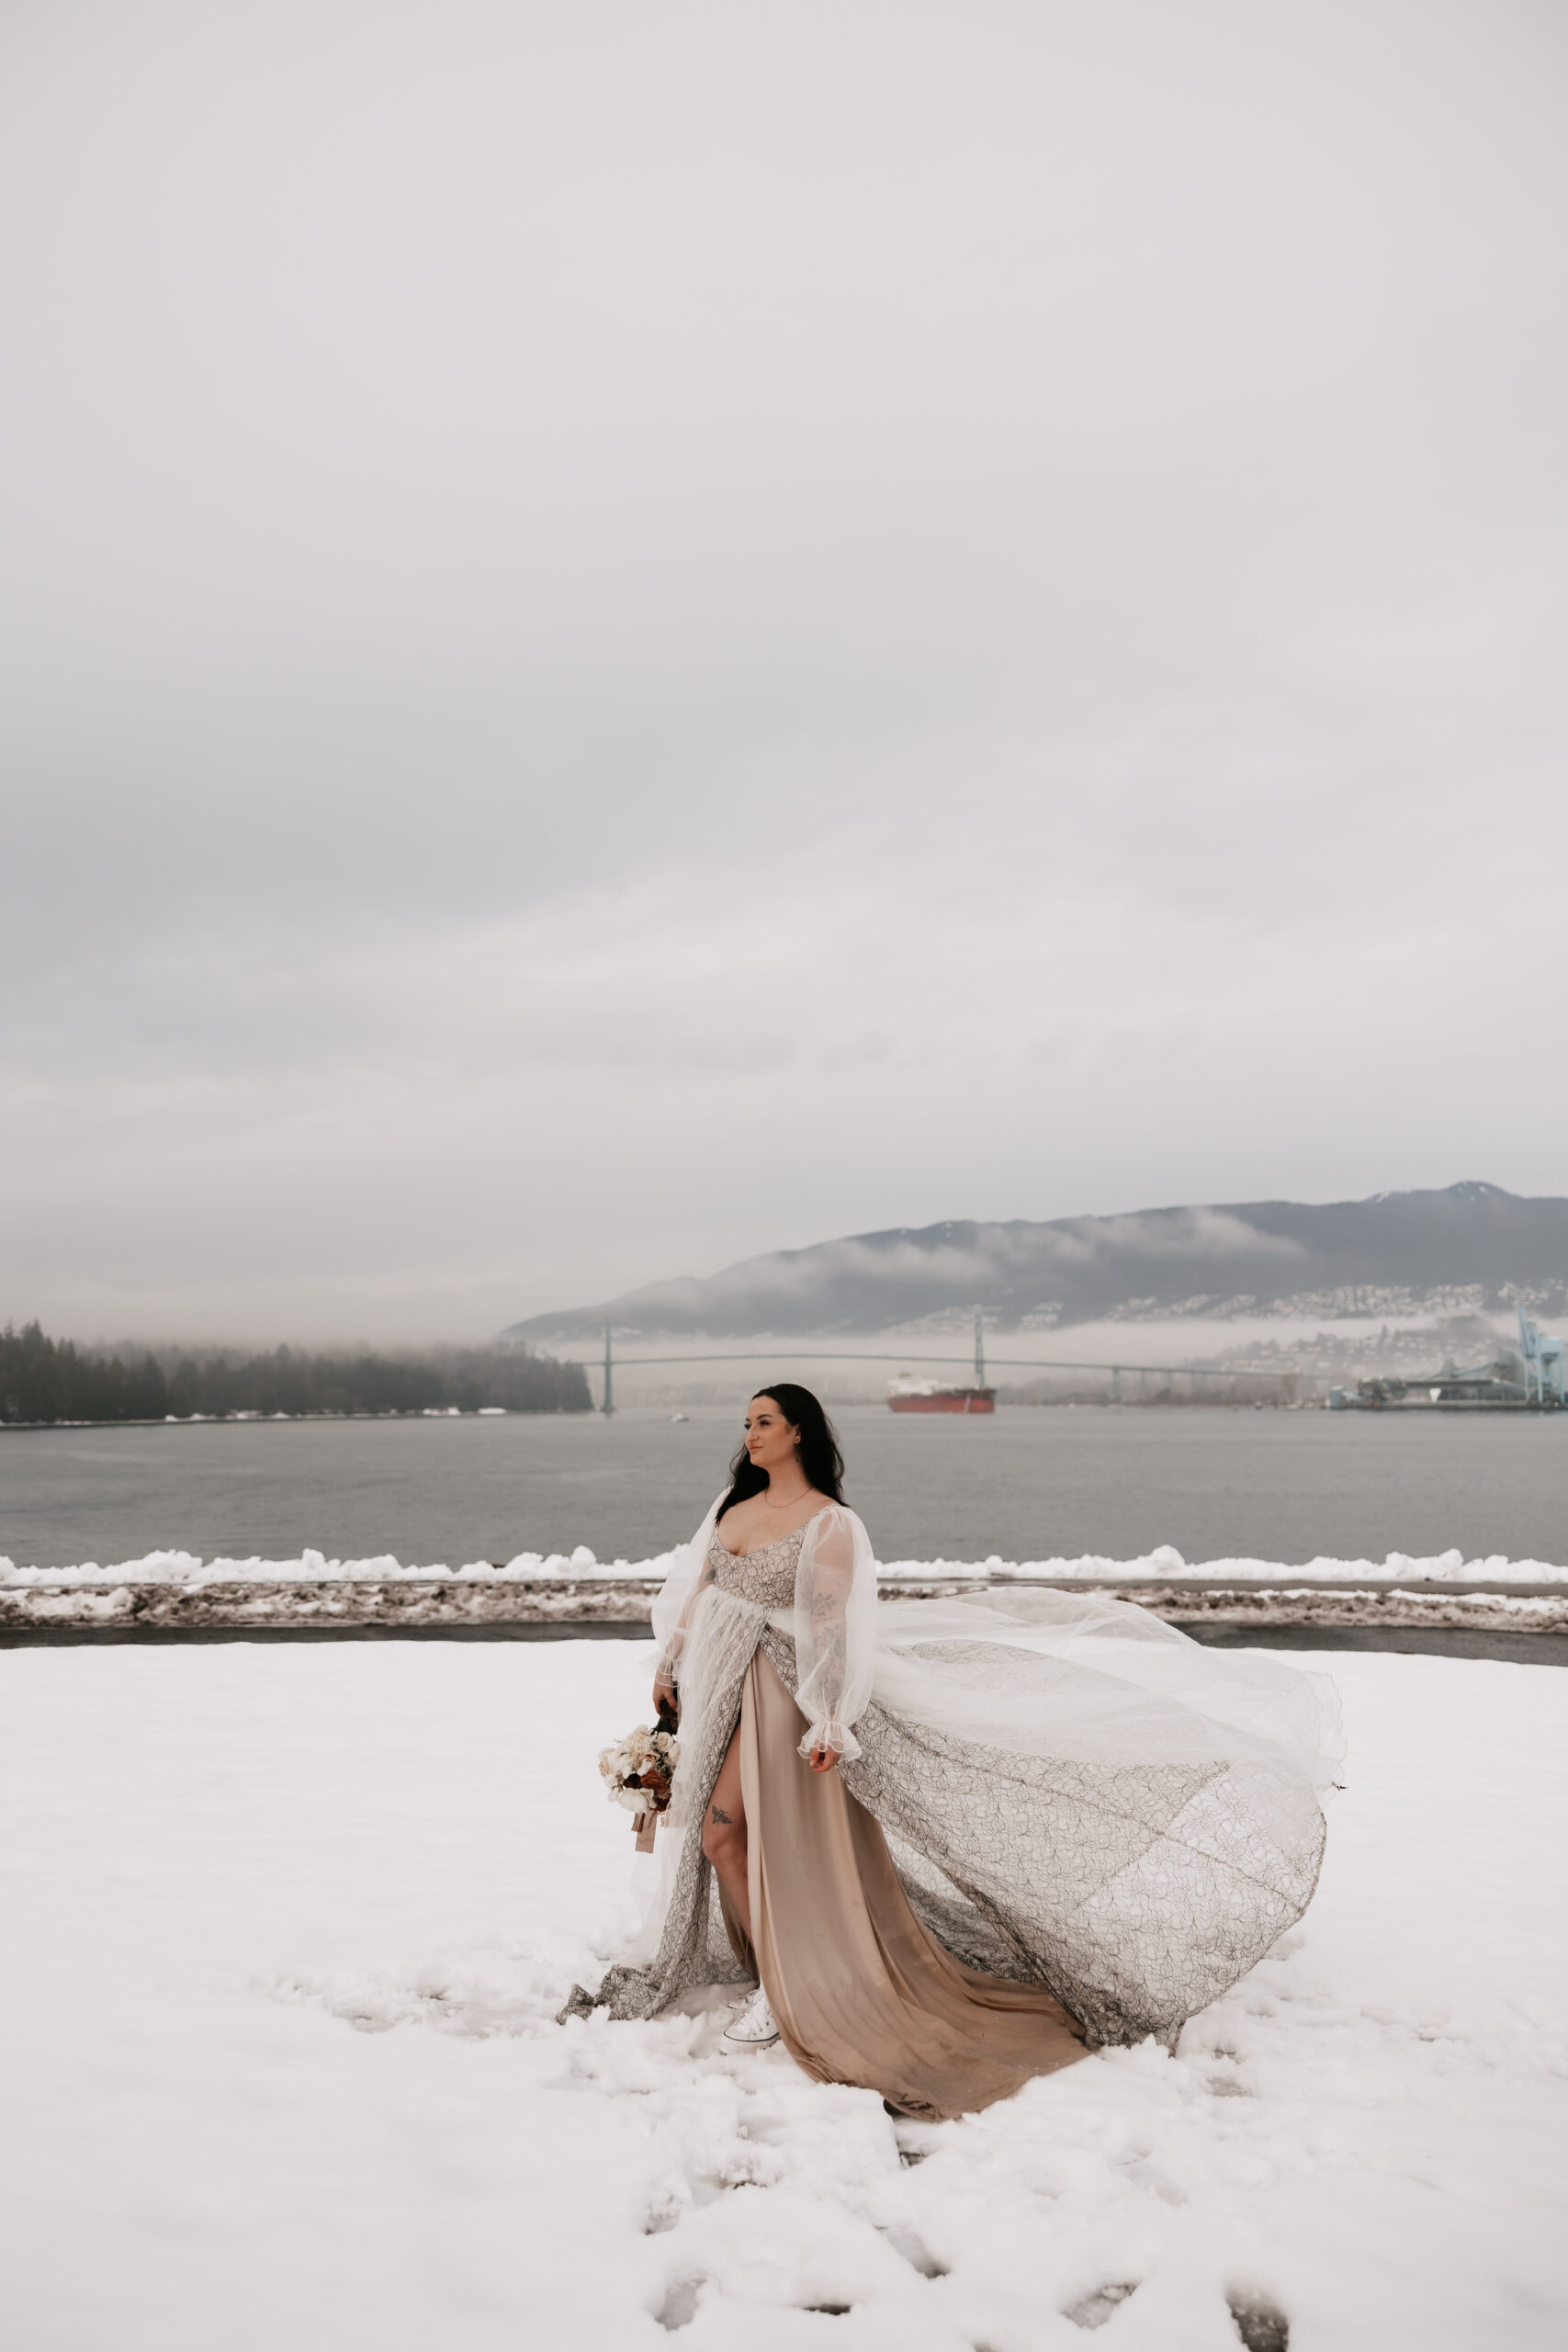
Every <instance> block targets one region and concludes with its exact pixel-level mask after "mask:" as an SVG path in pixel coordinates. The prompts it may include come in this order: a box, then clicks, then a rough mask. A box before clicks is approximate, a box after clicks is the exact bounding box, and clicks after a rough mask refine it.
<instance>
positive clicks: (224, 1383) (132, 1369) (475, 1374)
mask: <svg viewBox="0 0 1568 2352" xmlns="http://www.w3.org/2000/svg"><path fill="white" fill-rule="evenodd" d="M454 1408H456V1409H457V1411H458V1412H463V1413H477V1412H481V1411H483V1410H485V1409H486V1408H489V1409H490V1410H491V1411H494V1410H497V1409H500V1410H502V1411H504V1412H509V1413H585V1412H588V1411H590V1410H591V1409H592V1397H591V1396H590V1395H589V1391H588V1380H587V1376H586V1374H584V1372H583V1370H582V1367H581V1364H575V1363H557V1361H556V1359H555V1358H554V1357H553V1356H543V1355H536V1354H534V1353H532V1352H531V1351H529V1350H527V1349H525V1348H451V1349H445V1348H444V1349H433V1350H432V1351H430V1352H429V1353H428V1354H426V1355H423V1356H416V1355H412V1354H410V1355H406V1356H405V1355H376V1354H373V1353H371V1352H370V1351H368V1350H366V1351H359V1352H356V1353H345V1354H341V1355H334V1354H321V1355H317V1354H311V1353H310V1352H308V1351H305V1350H303V1349H297V1348H274V1349H273V1350H272V1351H270V1352H269V1353H263V1354H256V1355H246V1354H243V1353H242V1352H241V1351H237V1350H234V1349H224V1348H214V1349H203V1350H202V1351H199V1352H197V1351H192V1350H188V1349H186V1350H177V1351H176V1350H174V1349H167V1350H162V1351H157V1350H153V1349H146V1350H142V1351H128V1352H127V1353H126V1354H123V1355H122V1354H120V1353H118V1352H111V1351H107V1350H102V1349H95V1348H78V1347H77V1345H76V1344H75V1342H74V1340H51V1339H50V1338H49V1337H48V1336H47V1335H46V1334H45V1333H44V1332H43V1331H42V1330H41V1329H39V1325H38V1324H37V1323H26V1324H24V1325H23V1327H22V1329H20V1330H19V1331H17V1330H16V1329H13V1328H12V1327H11V1326H10V1325H7V1326H6V1329H5V1330H4V1331H0V1422H11V1423H17V1422H26V1423H30V1424H38V1423H49V1422H54V1421H159V1420H168V1419H175V1420H190V1419H197V1418H199V1419H208V1420H230V1419H234V1418H236V1417H237V1416H239V1415H242V1414H243V1415H246V1416H252V1415H254V1416H256V1417H262V1418H265V1417H270V1416H271V1415H274V1414H277V1413H284V1414H288V1415H291V1416H299V1415H313V1414H319V1415H344V1414H360V1413H372V1414H397V1413H428V1412H449V1411H451V1410H453V1409H454Z"/></svg>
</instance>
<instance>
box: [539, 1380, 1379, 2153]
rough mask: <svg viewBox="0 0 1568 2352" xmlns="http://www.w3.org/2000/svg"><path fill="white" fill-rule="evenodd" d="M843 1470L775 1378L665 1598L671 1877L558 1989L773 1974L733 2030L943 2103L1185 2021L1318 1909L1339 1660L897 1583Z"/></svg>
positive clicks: (1119, 1607)
mask: <svg viewBox="0 0 1568 2352" xmlns="http://www.w3.org/2000/svg"><path fill="white" fill-rule="evenodd" d="M842 1475H843V1464H842V1459H841V1457H840V1453H839V1449H838V1444H837V1442H836V1440H835V1438H834V1435H833V1431H832V1429H831V1427H830V1425H829V1421H828V1419H827V1416H826V1415H825V1413H824V1412H823V1410H822V1408H821V1406H820V1405H819V1404H818V1400H817V1398H816V1397H813V1396H812V1395H811V1393H810V1391H809V1390H808V1389H805V1388H801V1387H799V1386H797V1385H795V1383H793V1382H789V1381H785V1382H781V1383H780V1384H778V1385H776V1386H775V1387H773V1388H771V1389H766V1390H762V1391H760V1392H759V1394H758V1395H757V1396H756V1397H753V1398H752V1400H751V1407H750V1412H749V1413H748V1416H747V1420H746V1436H745V1443H744V1445H743V1447H742V1449H741V1452H740V1453H739V1454H738V1455H737V1456H736V1460H735V1463H734V1464H733V1465H732V1477H731V1483H730V1486H729V1487H728V1490H727V1491H726V1492H725V1493H724V1494H723V1495H721V1496H720V1497H719V1498H718V1499H717V1500H716V1502H715V1504H714V1506H713V1508H712V1510H710V1511H709V1512H708V1515H707V1517H706V1518H705V1521H703V1524H702V1526H701V1527H700V1528H699V1529H698V1531H697V1533H696V1535H695V1537H694V1539H693V1541H692V1543H691V1544H688V1545H687V1546H686V1547H685V1549H684V1550H683V1551H682V1552H681V1553H679V1554H678V1555H676V1559H675V1564H674V1566H673V1567H672V1568H671V1573H670V1576H669V1577H668V1579H667V1581H666V1583H665V1587H664V1589H663V1591H662V1593H661V1594H660V1598H659V1600H658V1601H657V1602H656V1603H655V1605H654V1611H653V1623H654V1633H655V1636H656V1638H657V1640H658V1642H659V1644H660V1650H659V1662H658V1666H657V1668H656V1677H655V1699H656V1702H657V1701H658V1700H659V1699H660V1698H663V1699H665V1700H666V1701H668V1702H671V1703H672V1704H678V1708H679V1714H680V1736H681V1760H680V1765H679V1768H678V1770H677V1771H676V1774H675V1781H674V1786H673V1789H672V1792H671V1806H670V1811H669V1813H668V1814H667V1815H665V1817H664V1819H663V1820H662V1821H661V1823H660V1832H659V1838H658V1854H659V1868H658V1881H659V1883H658V1891H657V1894H656V1897H655V1900H654V1901H653V1903H652V1905H651V1907H650V1910H649V1917H648V1919H647V1921H646V1922H645V1927H644V1931H643V1934H642V1936H641V1938H640V1939H638V1942H637V1946H636V1948H635V1949H634V1951H633V1952H632V1953H631V1955H630V1956H629V1957H628V1959H627V1960H626V1961H625V1962H622V1963H620V1964H618V1965H617V1966H615V1967H613V1968H611V1969H610V1971H609V1972H608V1973H607V1974H606V1976H605V1978H604V1983H603V1984H602V1985H600V1987H599V1989H598V1991H597V1992H596V1993H593V1994H589V1993H586V1992H584V1991H583V1990H582V1989H581V1987H577V1988H575V1989H574V1991H573V1995H572V1997H571V2000H570V2002H569V2003H568V2006H567V2009H566V2010H565V2011H563V2012H562V2014H563V2016H565V2015H569V2014H571V2013H573V2012H577V2013H586V2012H588V2011H590V2010H592V2009H593V2008H595V2007H608V2009H609V2010H610V2012H611V2014H612V2015H613V2016H615V2017H622V2018H627V2017H649V2016H652V2015H654V2014H656V2013H657V2012H658V2011H659V2010H660V2009H663V2008H665V2007H668V2006H669V2005H670V2004H671V2002H673V2001H675V2000H677V1999H678V1998H679V1997H680V1996H681V1995H682V1994H683V1993H685V1992H687V1991H689V1990H691V1989H692V1988H693V1987H694V1986H697V1985H705V1984H712V1983H715V1982H723V1981H731V1982H732V1981H735V1980H736V1979H740V1978H750V1979H753V1980H754V1981H755V1982H756V1985H757V1988H758V1989H757V1991H756V1993H755V1995H754V1996H752V1998H751V2000H750V2002H749V2004H747V2006H746V2007H744V2008H743V2009H742V2011H741V2013H740V2015H739V2017H738V2018H736V2019H735V2020H734V2022H733V2023H732V2024H731V2025H730V2026H729V2028H728V2033H727V2036H726V2039H727V2041H728V2042H729V2043H730V2044H731V2045H732V2046H738V2047H742V2048H743V2047H747V2046H750V2047H759V2046H762V2045H765V2044H767V2043H769V2042H772V2041H775V2040H779V2041H783V2042H784V2047H785V2048H786V2049H787V2050H788V2052H789V2053H790V2055H791V2057H792V2058H794V2059H795V2062H796V2064H798V2065H800V2066H801V2067H803V2068H804V2069H805V2071H806V2072H807V2074H809V2075H814V2076H815V2077H816V2078H817V2079H818V2081H821V2082H836V2083H852V2084H858V2085H861V2086H864V2087H866V2088H869V2089H872V2090H876V2091H879V2092H881V2094H882V2096H883V2098H885V2099H886V2102H887V2104H888V2106H889V2107H890V2108H892V2109H895V2110H897V2112H899V2113H903V2114H909V2115H919V2116H928V2117H940V2116H952V2115H959V2114H964V2113H966V2112H968V2111H969V2110H971V2109H976V2108H980V2107H985V2106H987V2105H988V2104H989V2103H990V2102H991V2101H992V2100H993V2099H997V2098H1006V2097H1007V2096H1008V2095H1009V2094H1010V2092H1012V2091H1015V2090H1016V2089H1018V2087H1019V2086H1020V2085H1021V2084H1022V2083H1023V2082H1025V2081H1027V2080H1028V2078H1029V2077H1030V2076H1031V2075H1039V2074H1047V2073H1050V2072H1051V2071H1053V2070H1054V2069H1055V2068H1056V2067H1058V2066H1065V2065H1069V2064H1072V2062H1073V2061H1074V2060H1075V2059H1077V2058H1079V2057H1081V2056H1082V2055H1083V2054H1084V2052H1085V2050H1086V2049H1092V2048H1096V2047H1098V2046H1099V2045H1100V2044H1101V2043H1104V2042H1107V2041H1137V2040H1140V2039H1141V2038H1142V2037H1143V2036H1145V2034H1150V2033H1152V2034H1156V2035H1157V2036H1158V2037H1160V2038H1161V2039H1162V2040H1164V2041H1171V2040H1172V2039H1173V2038H1174V2036H1175V2034H1176V2032H1177V2030H1178V2029H1179V2027H1180V2025H1181V2024H1182V2023H1183V2021H1184V2020H1185V2019H1186V2018H1189V2017H1190V2016H1191V2015H1192V2014H1193V2013H1194V2011H1196V2010H1197V2009H1200V2008H1201V2007H1204V2006H1205V2005H1206V2004H1207V2003H1208V2002H1210V2001H1212V2000H1213V1999H1214V1998H1216V1996H1218V1995H1219V1994H1220V1993H1222V1992H1224V1990H1225V1989H1226V1987H1227V1986H1228V1985H1232V1984H1234V1983H1235V1981H1236V1979H1237V1978H1238V1977H1239V1976H1241V1975H1243V1974H1244V1973H1246V1971H1247V1969H1248V1968H1250V1967H1251V1966H1252V1965H1253V1963H1254V1962H1256V1961H1257V1960H1258V1959H1259V1958H1261V1956H1262V1955H1263V1953H1264V1952H1266V1951H1268V1950H1269V1946H1270V1945H1271V1944H1272V1943H1273V1942H1274V1941H1275V1940H1276V1939H1277V1938H1278V1937H1279V1936H1280V1934H1282V1933H1283V1931H1284V1930H1285V1928H1288V1927H1290V1926H1291V1925H1292V1922H1293V1921H1294V1920H1296V1919H1297V1918H1299V1917H1300V1916H1301V1914H1302V1912H1303V1910H1304V1909H1305V1907H1306V1905H1307V1902H1308V1900H1309V1898H1310V1896H1311V1894H1312V1891H1313V1888H1314V1884H1315V1883H1316V1879H1317V1872H1318V1866H1319V1863H1320V1860H1321V1858H1322V1852H1323V1842H1324V1820H1323V1814H1322V1810H1321V1807H1320V1805H1319V1803H1318V1796H1319V1792H1321V1791H1322V1790H1323V1789H1324V1788H1325V1787H1326V1786H1327V1785H1328V1784H1329V1781H1330V1780H1331V1778H1332V1773H1333V1769H1334V1765H1335V1763H1336V1761H1337V1758H1338V1756H1339V1755H1340V1753H1341V1752H1342V1749H1341V1746H1340V1743H1339V1741H1338V1736H1337V1728H1338V1718H1337V1701H1336V1697H1335V1692H1334V1686H1333V1684H1332V1683H1331V1682H1328V1681H1327V1680H1326V1679H1325V1678H1323V1677H1321V1676H1315V1675H1305V1674H1301V1673H1298V1672H1296V1671H1294V1670H1293V1669H1292V1668H1289V1667H1286V1666H1285V1665H1283V1664H1282V1663H1279V1662H1276V1661H1274V1660H1272V1659H1268V1658H1260V1657H1245V1656H1238V1655H1236V1654H1235V1653H1234V1652H1229V1653H1227V1652H1221V1651H1215V1650H1209V1649H1204V1648H1202V1647H1201V1646H1200V1645H1198V1644H1197V1643H1195V1642H1192V1641H1190V1640H1189V1639H1188V1638H1187V1636H1186V1635H1185V1634H1179V1633H1178V1632H1177V1631H1176V1629H1175V1628H1174V1627H1173V1626H1169V1625H1166V1624H1164V1623H1161V1621H1160V1620H1159V1619H1158V1618H1156V1617H1153V1616H1151V1615H1149V1614H1148V1612H1147V1611H1144V1610H1142V1609H1139V1608H1136V1607H1134V1606H1132V1605H1131V1604H1129V1603H1126V1602H1122V1601H1115V1600H1107V1599H1106V1598H1105V1597H1104V1596H1102V1595H1100V1594H1097V1593H1096V1594H1081V1595H1080V1594H1077V1593H1067V1592H1060V1591H1042V1590H1024V1589H1013V1590H1010V1591H1009V1590H1003V1591H1000V1592H977V1593H976V1594H974V1595H973V1596H972V1597H969V1598H965V1599H962V1600H928V1601H918V1600H917V1601H885V1602H882V1603H880V1604H879V1602H878V1600H877V1596H876V1572H875V1566H874V1559H873V1555H872V1550H871V1544H870V1539H869V1538H868V1536H867V1534H866V1532H865V1529H864V1528H863V1526H862V1524H861V1521H859V1520H858V1519H857V1518H856V1516H855V1514H854V1512H853V1511H852V1510H849V1508H848V1507H847V1506H846V1504H845V1503H844V1501H843V1498H842V1492H841V1480H842Z"/></svg>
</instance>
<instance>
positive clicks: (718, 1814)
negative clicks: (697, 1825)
mask: <svg viewBox="0 0 1568 2352" xmlns="http://www.w3.org/2000/svg"><path fill="white" fill-rule="evenodd" d="M709 1815H710V1818H711V1819H713V1820H715V1821H722V1822H723V1824H724V1826H725V1827H726V1828H727V1829H729V1828H732V1827H733V1826H734V1825H733V1823H732V1822H731V1820H730V1818H729V1815H728V1814H727V1813H726V1811H725V1809H724V1807H723V1806H722V1805H721V1804H716V1805H713V1806H710V1808H709Z"/></svg>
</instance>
